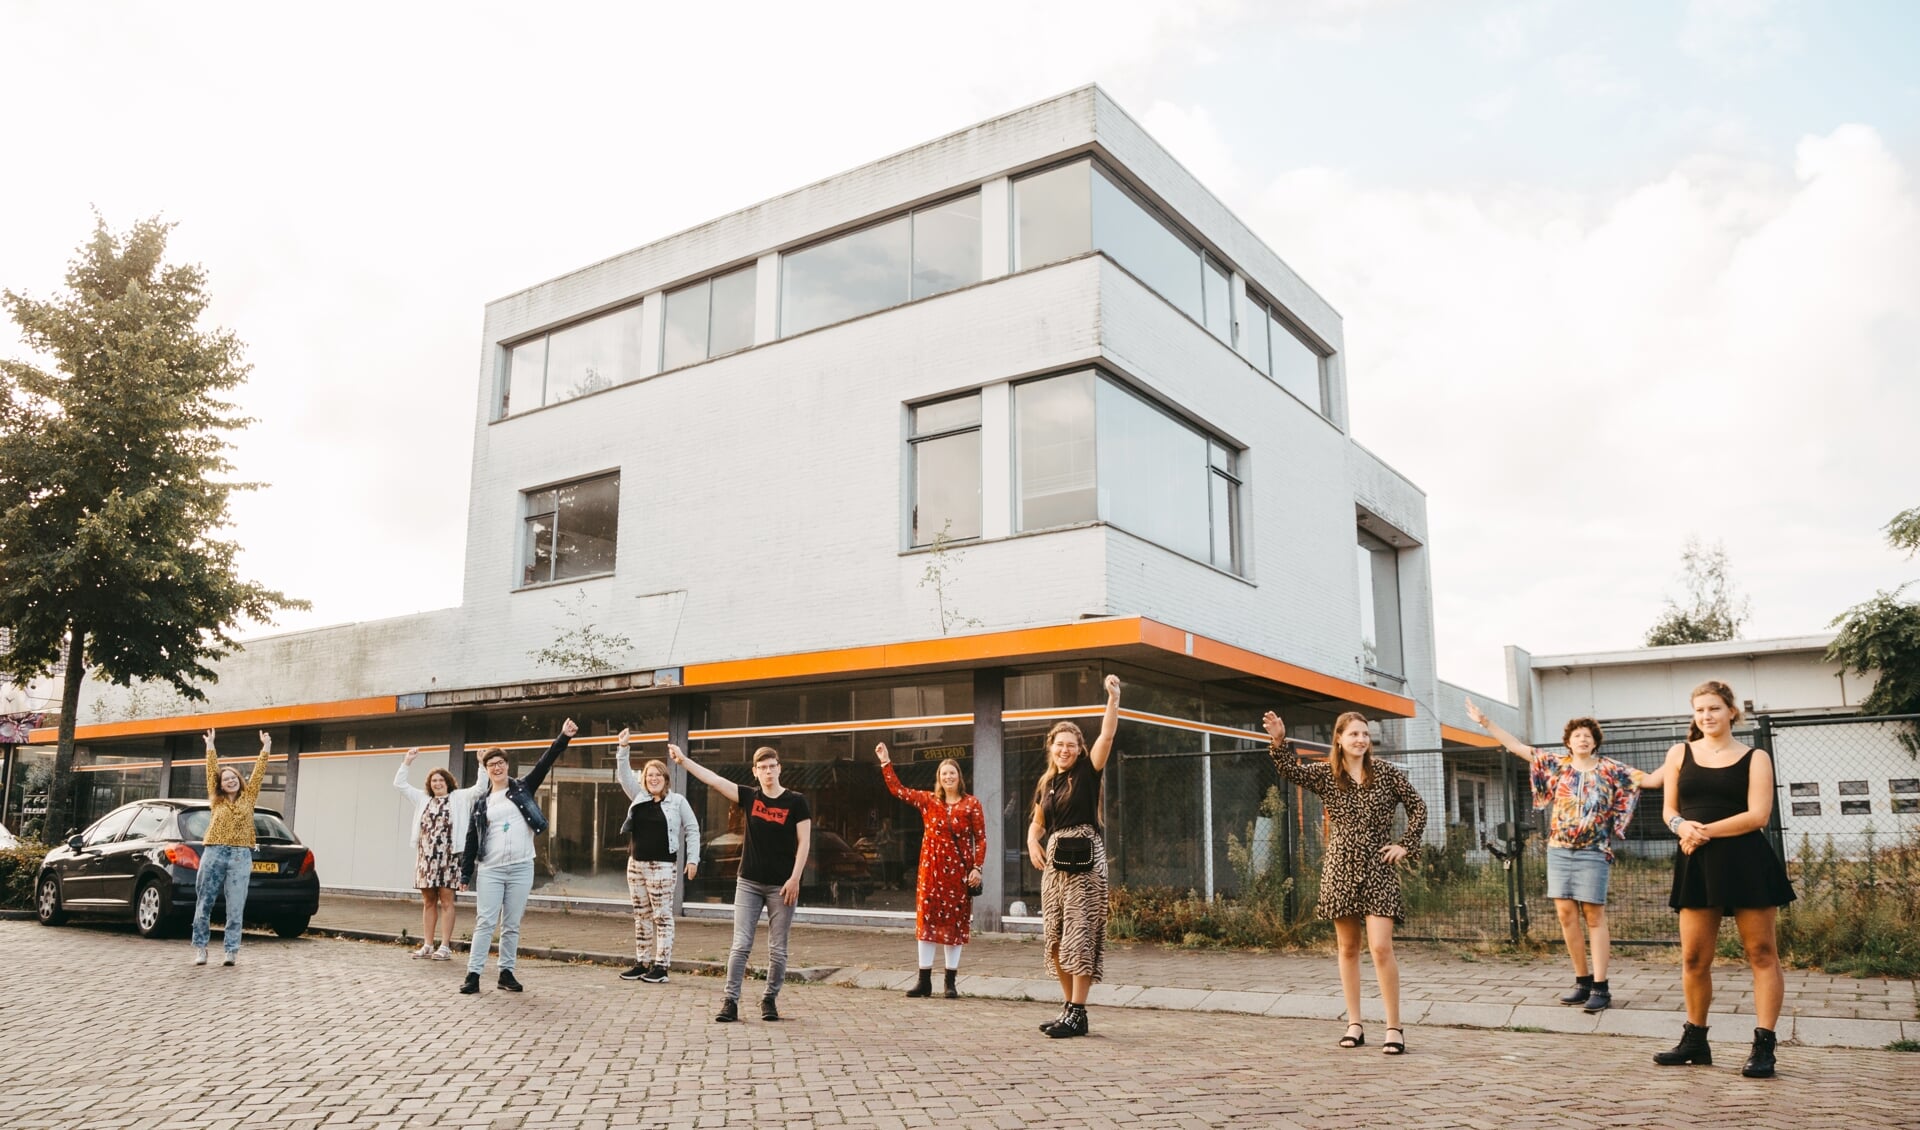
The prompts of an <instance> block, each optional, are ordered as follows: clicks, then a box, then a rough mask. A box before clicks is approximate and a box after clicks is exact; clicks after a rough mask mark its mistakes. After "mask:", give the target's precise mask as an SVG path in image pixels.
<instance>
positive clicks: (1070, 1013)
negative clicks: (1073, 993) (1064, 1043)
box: [1047, 1004, 1087, 1040]
mask: <svg viewBox="0 0 1920 1130" xmlns="http://www.w3.org/2000/svg"><path fill="white" fill-rule="evenodd" d="M1086 1034H1087V1006H1086V1005H1084V1004H1070V1005H1068V1006H1067V1015H1066V1016H1065V1017H1063V1018H1061V1019H1060V1020H1059V1021H1058V1022H1057V1023H1054V1024H1050V1025H1048V1026H1047V1035H1048V1036H1049V1037H1050V1038H1052V1039H1055V1040H1066V1039H1071V1038H1073V1037H1075V1036H1084V1035H1086Z"/></svg>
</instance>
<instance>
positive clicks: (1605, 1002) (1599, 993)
mask: <svg viewBox="0 0 1920 1130" xmlns="http://www.w3.org/2000/svg"><path fill="white" fill-rule="evenodd" d="M1582 1007H1584V1008H1585V1010H1586V1011H1588V1012H1605V1011H1606V1010H1607V1009H1609V1008H1611V1007H1613V990H1611V989H1609V988H1608V987H1607V983H1606V982H1605V981H1595V982H1594V983H1593V995H1592V996H1590V997H1588V998H1587V1003H1586V1004H1585V1005H1584V1006H1582Z"/></svg>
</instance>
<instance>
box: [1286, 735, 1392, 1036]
mask: <svg viewBox="0 0 1920 1130" xmlns="http://www.w3.org/2000/svg"><path fill="white" fill-rule="evenodd" d="M1264 721H1265V724H1266V728H1267V733H1268V734H1269V735H1270V736H1271V737H1272V738H1273V749H1272V754H1273V764H1274V767H1275V768H1277V769H1278V770H1280V775H1281V776H1282V777H1285V778H1286V779H1287V780H1289V781H1292V782H1293V783H1294V784H1296V785H1299V786H1300V787H1301V788H1304V789H1311V790H1313V791H1314V792H1316V793H1319V794H1320V803H1321V806H1322V808H1323V809H1324V810H1325V811H1326V814H1327V819H1328V821H1329V823H1331V824H1332V826H1333V833H1332V835H1330V836H1328V837H1327V850H1326V857H1325V861H1324V863H1323V864H1322V870H1321V876H1320V901H1319V902H1318V903H1317V904H1316V905H1315V906H1314V908H1313V913H1314V915H1315V917H1318V918H1330V919H1332V920H1333V936H1334V942H1335V945H1336V948H1337V950H1338V954H1339V959H1340V990H1341V992H1342V993H1343V994H1345V996H1346V998H1347V1032H1346V1034H1345V1035H1344V1036H1341V1037H1340V1046H1341V1047H1343V1048H1357V1047H1359V1046H1360V1045H1362V1044H1364V1043H1366V1042H1367V1033H1366V1029H1365V1028H1364V1027H1362V1025H1361V1022H1360V943H1361V939H1362V938H1364V939H1365V940H1366V944H1367V949H1368V950H1369V951H1370V952H1371V953H1372V955H1373V972H1374V976H1376V977H1378V978H1379V979H1380V1003H1381V1005H1382V1007H1383V1009H1384V1011H1385V1012H1386V1014H1387V1032H1388V1033H1389V1038H1388V1039H1387V1040H1386V1042H1385V1043H1383V1044H1382V1045H1381V1050H1382V1051H1383V1052H1385V1053H1386V1054H1387V1055H1401V1054H1403V1053H1404V1052H1405V1051H1406V1050H1407V1041H1406V1032H1405V1030H1404V1029H1402V1028H1401V1026H1400V966H1399V964H1398V962H1397V961H1396V960H1395V958H1394V956H1393V927H1394V925H1395V923H1397V922H1399V921H1401V920H1402V919H1403V918H1405V917H1406V912H1405V909H1404V906H1403V904H1402V903H1401V901H1400V877H1399V875H1398V874H1397V873H1396V872H1395V871H1394V867H1395V866H1396V865H1397V864H1399V863H1401V862H1402V861H1404V860H1408V859H1413V858H1417V857H1418V855H1419V854H1420V835H1421V833H1422V832H1423V831H1425V830H1426V826H1427V805H1426V802H1425V801H1423V800H1421V799H1420V793H1419V792H1418V791H1417V790H1415V789H1414V787H1413V783H1412V782H1411V781H1409V780H1407V775H1406V774H1405V773H1404V772H1402V771H1401V770H1400V768H1399V767H1398V766H1394V765H1388V764H1386V763H1385V762H1381V761H1375V760H1374V759H1373V736H1372V734H1370V733H1369V732H1368V730H1367V720H1366V718H1365V717H1364V716H1362V715H1360V714H1358V713H1356V712H1354V711H1348V712H1347V713H1345V714H1342V715H1341V716H1340V717H1339V718H1338V719H1336V720H1335V721H1334V724H1333V751H1332V756H1331V757H1330V758H1328V764H1326V765H1320V764H1317V763H1315V764H1309V763H1306V762H1303V761H1301V760H1300V758H1299V755H1297V754H1296V753H1294V751H1293V743H1292V742H1289V741H1287V724H1286V723H1285V722H1282V721H1281V720H1280V717H1279V715H1277V714H1275V713H1273V712H1272V711H1268V712H1267V716H1266V718H1265V720H1264ZM1403 805H1404V806H1405V807H1406V810H1407V831H1406V834H1405V835H1403V836H1401V837H1400V838H1399V839H1398V840H1394V839H1393V838H1392V836H1393V810H1394V809H1395V808H1397V807H1401V806H1403ZM1395 1033H1397V1034H1398V1035H1399V1038H1398V1039H1394V1038H1392V1035H1393V1034H1395Z"/></svg>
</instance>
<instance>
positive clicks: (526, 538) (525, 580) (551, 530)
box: [520, 474, 620, 587]
mask: <svg viewBox="0 0 1920 1130" xmlns="http://www.w3.org/2000/svg"><path fill="white" fill-rule="evenodd" d="M523 497H524V498H525V499H526V506H527V516H526V518H525V520H524V526H523V530H524V532H523V535H522V540H521V553H520V560H521V573H520V584H521V585H522V586H523V587H524V586H527V585H544V584H547V583H549V582H552V581H567V580H572V579H574V578H576V577H592V576H597V575H599V574H602V573H611V572H613V559H614V547H615V545H616V543H617V542H618V540H619V538H618V534H619V529H620V476H619V475H618V474H612V475H600V476H598V477H596V478H591V479H581V480H579V481H577V482H571V483H563V484H561V485H560V486H556V487H547V488H545V489H543V490H535V491H528V492H527V493H526V494H525V495H524V496H523Z"/></svg>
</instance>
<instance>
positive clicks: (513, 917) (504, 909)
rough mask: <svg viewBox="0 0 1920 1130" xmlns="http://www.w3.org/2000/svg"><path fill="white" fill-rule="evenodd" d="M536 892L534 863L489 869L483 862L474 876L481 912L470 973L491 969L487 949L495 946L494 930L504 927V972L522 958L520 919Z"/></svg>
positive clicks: (477, 916) (469, 960)
mask: <svg viewBox="0 0 1920 1130" xmlns="http://www.w3.org/2000/svg"><path fill="white" fill-rule="evenodd" d="M532 890H533V860H531V859H528V860H523V861H521V862H519V863H503V864H500V865H498V866H494V867H489V866H487V865H486V864H484V863H482V864H481V865H480V866H478V867H476V868H475V869H474V873H473V901H474V906H475V909H476V911H477V913H476V914H475V915H474V920H473V946H472V948H471V949H470V950H469V952H468V954H467V972H469V973H478V972H480V971H481V970H482V969H485V968H486V967H487V947H488V946H489V945H491V944H493V928H494V927H495V926H498V927H500V971H501V972H502V973H505V972H507V971H508V970H510V969H512V968H513V965H514V962H516V961H518V960H519V959H520V919H521V917H522V916H523V915H525V914H526V912H527V894H528V893H529V892H530V891H532Z"/></svg>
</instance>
